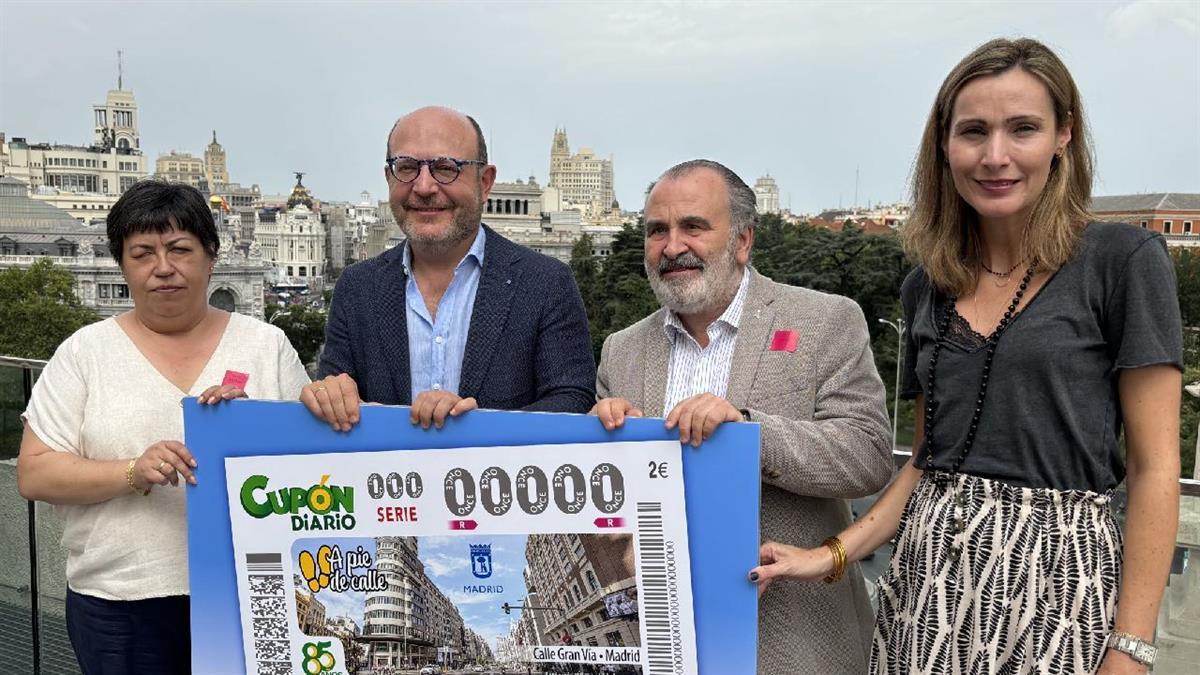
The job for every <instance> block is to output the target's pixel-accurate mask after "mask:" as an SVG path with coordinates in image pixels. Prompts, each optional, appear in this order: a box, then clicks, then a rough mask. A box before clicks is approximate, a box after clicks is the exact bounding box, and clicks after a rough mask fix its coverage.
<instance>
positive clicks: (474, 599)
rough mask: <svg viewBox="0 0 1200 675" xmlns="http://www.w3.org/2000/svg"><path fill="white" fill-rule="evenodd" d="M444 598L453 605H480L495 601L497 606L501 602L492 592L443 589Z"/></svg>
mask: <svg viewBox="0 0 1200 675" xmlns="http://www.w3.org/2000/svg"><path fill="white" fill-rule="evenodd" d="M443 592H444V593H445V594H446V598H448V599H449V600H450V602H451V603H453V604H454V605H455V606H461V605H482V604H486V603H495V604H496V605H497V606H499V605H500V604H502V603H503V601H502V600H500V596H498V595H495V594H492V593H463V592H462V591H454V590H450V591H443Z"/></svg>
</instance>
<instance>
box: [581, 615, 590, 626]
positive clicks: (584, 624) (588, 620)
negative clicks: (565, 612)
mask: <svg viewBox="0 0 1200 675" xmlns="http://www.w3.org/2000/svg"><path fill="white" fill-rule="evenodd" d="M583 627H584V628H591V627H592V620H591V618H589V617H586V616H585V617H583Z"/></svg>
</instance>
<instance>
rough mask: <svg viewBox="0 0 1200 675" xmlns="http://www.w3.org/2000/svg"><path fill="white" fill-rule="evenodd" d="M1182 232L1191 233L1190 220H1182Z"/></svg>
mask: <svg viewBox="0 0 1200 675" xmlns="http://www.w3.org/2000/svg"><path fill="white" fill-rule="evenodd" d="M1183 233H1184V234H1191V233H1192V221H1190V220H1185V221H1183Z"/></svg>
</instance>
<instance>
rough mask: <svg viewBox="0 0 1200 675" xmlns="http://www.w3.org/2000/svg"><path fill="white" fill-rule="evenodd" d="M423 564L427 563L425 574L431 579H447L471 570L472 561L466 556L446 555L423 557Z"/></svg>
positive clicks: (436, 554)
mask: <svg viewBox="0 0 1200 675" xmlns="http://www.w3.org/2000/svg"><path fill="white" fill-rule="evenodd" d="M421 562H423V563H425V572H426V573H427V574H428V575H429V576H431V577H446V576H450V575H452V574H456V573H459V572H463V571H465V570H468V569H470V562H471V561H470V560H469V559H468V558H467V557H466V556H462V555H460V556H451V555H448V554H446V553H435V554H433V555H428V556H427V555H422V556H421Z"/></svg>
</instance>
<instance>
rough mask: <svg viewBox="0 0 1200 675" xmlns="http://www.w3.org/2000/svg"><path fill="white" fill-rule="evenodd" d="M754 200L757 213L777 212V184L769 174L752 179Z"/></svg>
mask: <svg viewBox="0 0 1200 675" xmlns="http://www.w3.org/2000/svg"><path fill="white" fill-rule="evenodd" d="M754 201H755V206H756V207H757V208H758V212H759V213H776V214H777V213H779V186H778V185H776V184H775V179H774V178H772V177H771V174H769V173H768V174H767V175H765V176H762V177H761V178H759V179H758V180H756V181H754Z"/></svg>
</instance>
